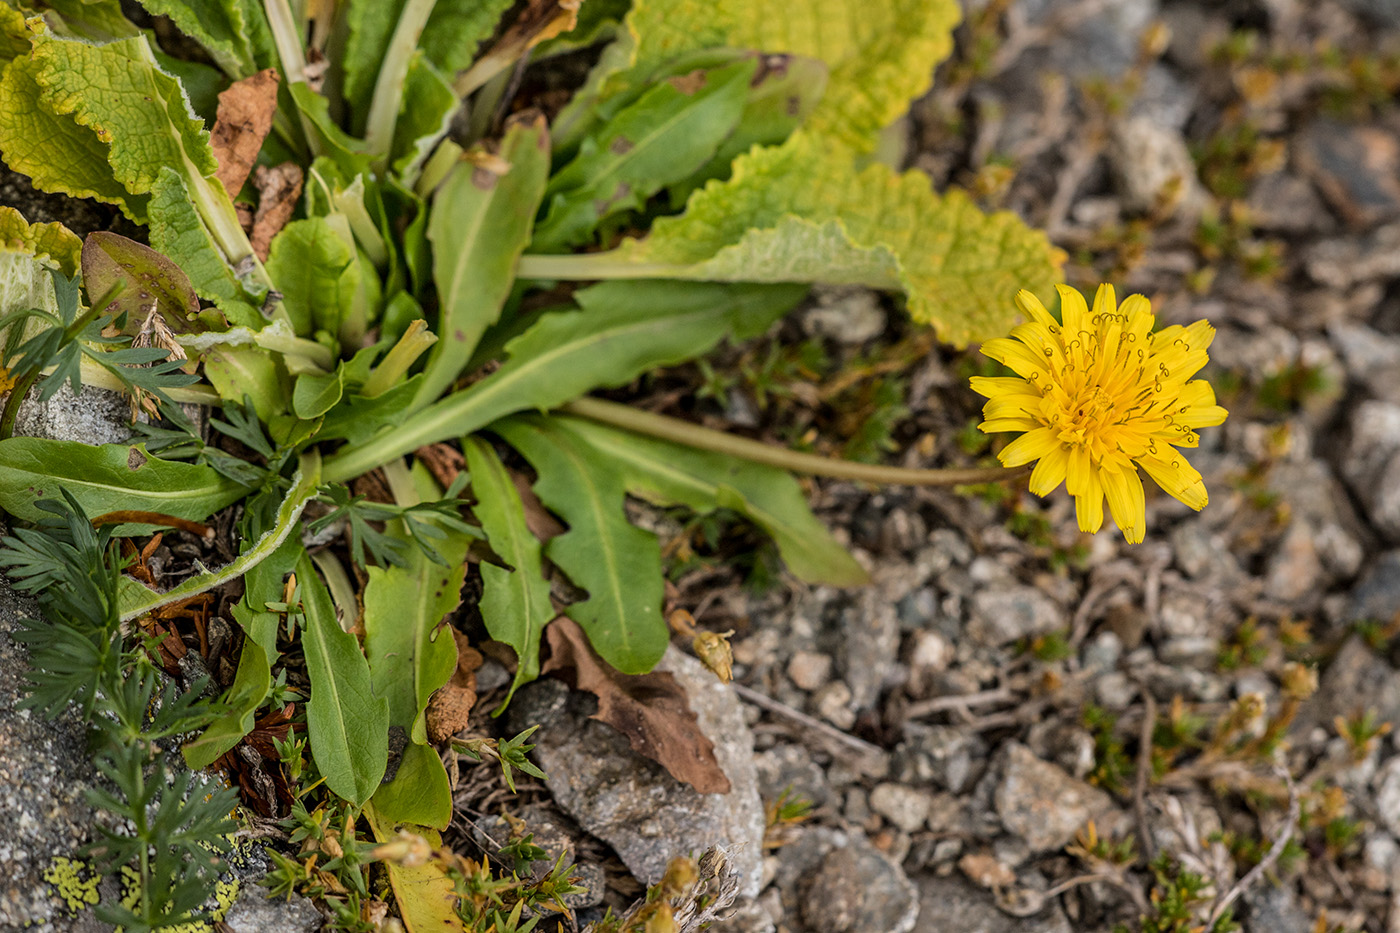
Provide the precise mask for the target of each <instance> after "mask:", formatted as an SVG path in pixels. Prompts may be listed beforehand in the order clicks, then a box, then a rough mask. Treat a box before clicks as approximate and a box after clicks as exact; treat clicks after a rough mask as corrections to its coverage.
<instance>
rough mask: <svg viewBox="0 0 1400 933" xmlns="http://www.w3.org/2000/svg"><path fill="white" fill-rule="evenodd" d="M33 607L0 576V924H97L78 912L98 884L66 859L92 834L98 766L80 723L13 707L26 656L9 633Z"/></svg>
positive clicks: (18, 695) (55, 928) (68, 926)
mask: <svg viewBox="0 0 1400 933" xmlns="http://www.w3.org/2000/svg"><path fill="white" fill-rule="evenodd" d="M38 611H39V610H38V607H37V606H35V605H34V603H33V602H32V601H30V600H27V599H22V598H20V597H19V596H17V595H16V594H15V592H14V591H13V590H11V589H10V586H9V584H8V583H7V582H5V581H4V580H3V579H0V826H3V827H5V829H4V831H3V833H0V879H3V880H4V883H3V884H0V929H6V930H13V929H20V928H28V929H31V930H41V931H58V930H74V931H82V930H100V929H103V926H102V925H101V924H98V923H97V922H96V921H95V920H93V919H92V915H91V913H90V912H86V911H83V912H82V913H79V911H81V910H82V909H83V908H86V907H88V906H90V902H89V901H88V900H87V899H86V898H87V897H89V896H91V895H89V894H88V893H87V892H88V891H91V892H92V894H96V888H95V887H85V885H87V884H88V879H86V878H85V877H84V876H83V875H81V874H80V872H79V871H78V870H77V869H76V868H75V867H74V865H73V861H72V860H74V859H76V857H77V852H78V850H79V849H80V848H82V846H83V845H84V844H85V843H87V842H88V841H89V839H90V837H91V835H92V820H93V811H92V808H91V807H89V806H88V805H87V801H86V800H85V799H84V797H83V793H84V791H85V790H86V789H87V787H88V785H89V784H90V783H91V782H92V781H93V780H94V779H95V777H96V772H95V771H94V770H93V767H92V762H91V760H90V759H89V758H88V755H87V742H86V735H85V730H84V728H83V724H82V723H81V722H80V721H79V720H78V718H77V717H76V716H73V715H64V716H60V717H59V718H58V719H57V720H56V721H54V722H45V721H44V720H43V719H42V718H40V717H38V716H35V715H33V714H32V713H31V712H30V711H28V710H20V709H17V706H18V704H19V701H20V699H21V697H22V696H23V694H24V686H23V680H24V674H25V671H26V668H27V665H26V657H27V655H26V653H25V651H24V649H23V648H22V647H21V646H20V645H18V644H17V643H16V642H15V641H14V639H13V638H12V637H11V633H12V632H14V630H15V627H16V624H17V622H18V620H19V619H21V618H24V617H26V616H32V615H33V614H35V613H37V612H38ZM46 875H47V876H48V877H46ZM50 878H52V879H54V880H53V881H52V882H51V881H50V880H49V879H50Z"/></svg>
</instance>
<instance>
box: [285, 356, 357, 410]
mask: <svg viewBox="0 0 1400 933" xmlns="http://www.w3.org/2000/svg"><path fill="white" fill-rule="evenodd" d="M344 375H345V367H344V365H343V364H342V365H341V366H337V367H336V368H335V372H333V373H324V374H320V373H302V374H301V375H300V376H297V381H296V386H295V387H294V388H293V389H292V412H293V413H294V414H295V415H296V416H297V417H298V418H302V419H304V420H306V421H310V420H312V419H313V418H319V417H321V416H322V415H324V414H325V413H326V412H328V411H330V410H331V409H332V408H334V407H335V406H336V405H337V404H338V403H339V402H340V397H341V396H342V395H343V394H344V393H345V383H344Z"/></svg>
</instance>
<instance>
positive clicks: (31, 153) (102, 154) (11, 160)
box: [0, 56, 146, 220]
mask: <svg viewBox="0 0 1400 933" xmlns="http://www.w3.org/2000/svg"><path fill="white" fill-rule="evenodd" d="M38 70H39V65H38V64H37V63H36V62H35V61H34V59H32V58H30V57H28V56H23V57H20V58H16V59H14V60H13V61H11V62H10V63H9V64H8V65H6V66H5V71H4V74H3V76H0V149H3V150H4V153H5V164H6V165H8V166H9V167H10V168H12V169H14V170H15V171H17V172H22V173H23V174H25V175H28V176H29V177H30V179H31V180H32V181H33V184H34V187H36V188H38V189H39V190H40V191H51V192H56V193H59V194H68V195H72V196H73V197H75V198H95V199H96V200H98V201H105V202H107V203H108V204H118V205H120V206H121V208H122V211H123V212H124V213H126V214H127V216H129V217H132V218H133V219H136V220H142V219H144V218H145V214H146V198H144V197H140V196H136V197H133V196H131V195H128V193H127V191H126V189H125V188H124V187H122V184H121V182H119V181H117V180H116V179H115V178H114V177H113V176H112V169H111V166H109V165H108V164H107V146H106V144H105V143H103V142H102V140H100V139H98V138H97V136H95V135H94V134H93V133H91V132H89V131H88V130H87V129H85V128H83V127H82V126H79V125H78V123H77V122H76V121H75V120H74V119H73V118H72V116H68V115H58V114H54V113H52V112H51V111H49V110H46V109H44V108H43V107H42V106H40V103H39V97H40V93H41V89H40V87H39V83H38V82H37V81H36V80H35V75H36V73H37V72H38Z"/></svg>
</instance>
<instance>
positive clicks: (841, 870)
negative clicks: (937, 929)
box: [800, 832, 919, 933]
mask: <svg viewBox="0 0 1400 933" xmlns="http://www.w3.org/2000/svg"><path fill="white" fill-rule="evenodd" d="M802 888H803V889H805V891H806V896H805V897H803V898H802V900H801V908H800V911H801V916H802V920H803V922H804V923H805V924H806V925H807V927H808V929H810V930H811V931H812V933H909V931H910V930H912V929H913V928H914V923H915V921H916V920H917V919H918V916H919V899H918V896H917V894H916V893H915V890H914V885H913V884H912V883H910V881H909V879H908V878H907V877H905V874H904V871H903V870H902V869H901V868H900V867H899V866H898V865H896V864H895V863H894V862H892V861H890V860H889V859H888V858H886V857H885V856H884V855H883V854H882V853H880V852H879V851H878V850H876V849H875V847H874V846H872V845H871V844H870V843H869V842H868V841H867V840H866V838H865V835H864V834H863V833H859V832H857V833H853V834H851V836H850V837H849V838H848V840H847V841H846V843H845V844H844V845H838V846H836V847H835V848H833V849H832V850H831V851H830V852H828V853H827V854H826V856H825V857H824V858H823V859H822V860H821V863H820V864H819V865H817V867H816V870H815V871H813V872H811V874H809V875H808V876H807V877H806V878H805V879H804V880H803V884H802Z"/></svg>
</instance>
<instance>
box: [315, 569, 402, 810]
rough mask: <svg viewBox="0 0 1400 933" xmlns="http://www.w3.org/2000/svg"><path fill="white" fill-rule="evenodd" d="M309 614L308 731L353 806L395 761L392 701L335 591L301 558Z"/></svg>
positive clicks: (327, 773)
mask: <svg viewBox="0 0 1400 933" xmlns="http://www.w3.org/2000/svg"><path fill="white" fill-rule="evenodd" d="M297 582H298V584H299V588H300V590H301V605H302V610H303V611H304V612H305V614H306V623H305V627H304V628H303V629H302V633H301V645H302V650H303V651H305V653H306V673H307V675H308V676H309V677H310V679H311V697H310V699H309V700H308V701H307V704H306V730H307V733H308V734H309V736H310V739H311V756H312V758H313V759H314V760H315V762H316V769H317V770H318V771H320V772H321V775H322V776H323V777H324V778H325V779H326V786H327V787H328V788H330V790H331V791H332V792H333V793H335V794H337V795H339V796H340V797H342V798H344V799H345V800H348V801H349V802H350V803H351V805H353V806H356V807H358V806H362V805H363V804H364V803H365V801H367V800H369V798H370V797H371V796H372V795H373V794H374V792H375V791H376V790H378V789H379V782H380V780H381V779H383V777H384V770H385V768H386V767H387V766H388V762H389V703H388V701H387V700H386V699H385V698H384V697H377V696H375V695H374V688H373V686H372V685H371V681H370V671H369V663H368V662H367V661H366V660H365V656H364V655H363V654H362V653H361V652H360V643H359V642H358V641H356V640H355V636H354V635H351V634H350V633H349V632H347V631H345V630H344V629H342V628H341V627H340V623H339V622H338V621H336V617H335V606H334V605H332V604H331V597H330V593H329V592H327V591H326V586H325V584H324V583H322V582H321V578H320V577H319V576H317V575H316V568H315V566H314V565H313V564H312V563H311V558H310V557H305V556H304V557H302V559H301V560H300V561H299V562H298V563H297Z"/></svg>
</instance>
